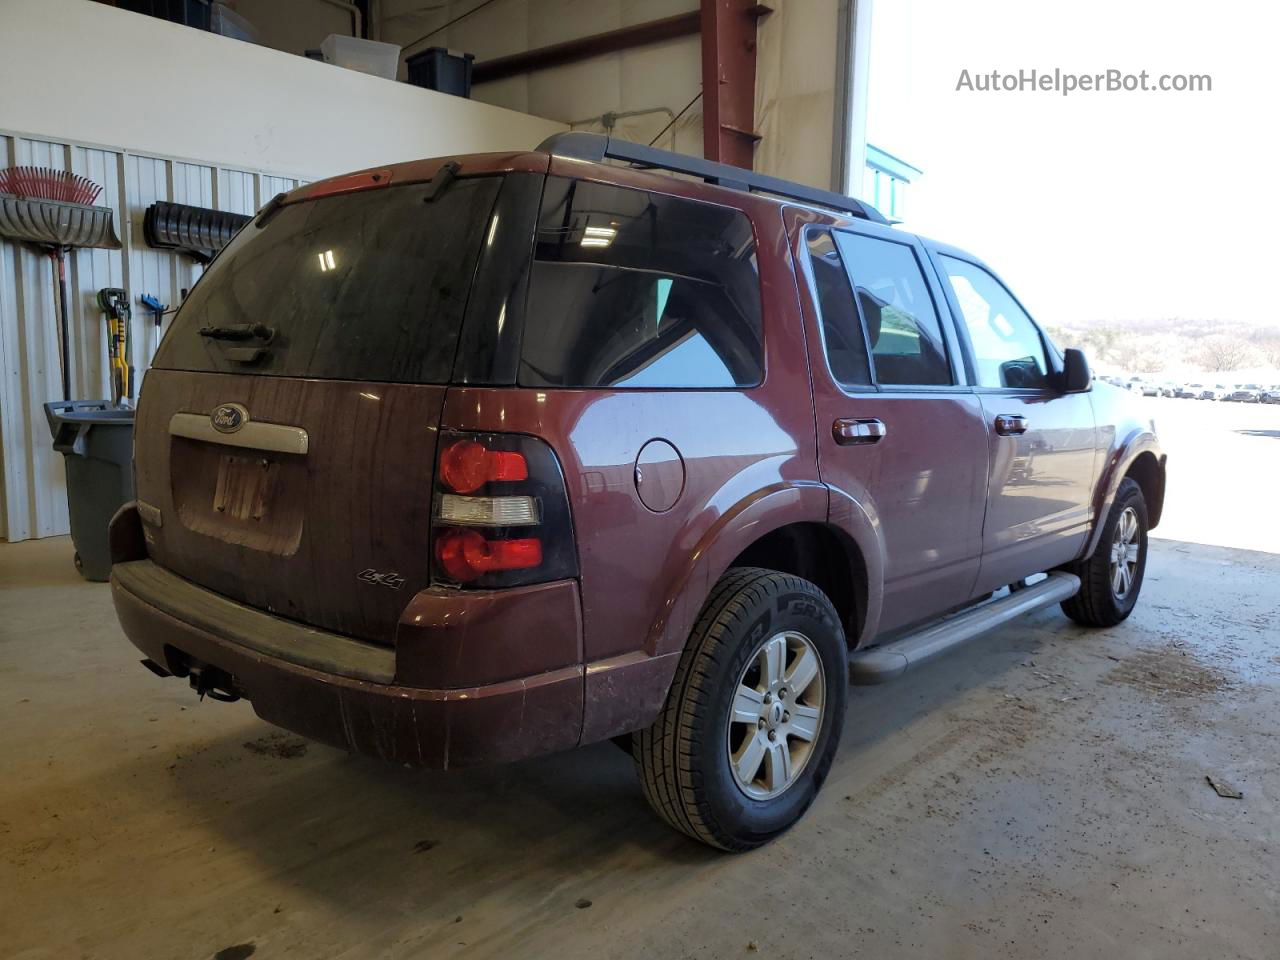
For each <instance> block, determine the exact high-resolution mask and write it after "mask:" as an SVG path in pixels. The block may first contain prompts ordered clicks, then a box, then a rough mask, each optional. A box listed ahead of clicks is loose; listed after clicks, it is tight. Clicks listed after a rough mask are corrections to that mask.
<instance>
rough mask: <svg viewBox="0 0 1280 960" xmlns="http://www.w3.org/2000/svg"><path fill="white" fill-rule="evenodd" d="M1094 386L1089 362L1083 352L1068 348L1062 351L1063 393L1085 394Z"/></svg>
mask: <svg viewBox="0 0 1280 960" xmlns="http://www.w3.org/2000/svg"><path fill="white" fill-rule="evenodd" d="M1092 384H1093V374H1092V373H1090V372H1089V361H1088V360H1086V359H1085V357H1084V351H1083V350H1077V349H1076V348H1075V347H1068V348H1067V349H1066V350H1064V351H1062V392H1063V393H1084V392H1085V391H1086V390H1088V389H1089V388H1090V386H1092Z"/></svg>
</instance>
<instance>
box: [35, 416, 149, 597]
mask: <svg viewBox="0 0 1280 960" xmlns="http://www.w3.org/2000/svg"><path fill="white" fill-rule="evenodd" d="M44 415H45V417H47V418H48V420H49V431H50V432H51V433H52V434H53V449H55V450H57V451H58V452H59V453H61V454H62V455H63V457H64V458H65V460H66V466H67V508H68V513H69V514H70V516H71V542H72V543H73V544H74V545H75V548H76V569H77V570H79V571H80V575H81V576H82V577H84V578H85V579H86V580H96V581H104V580H108V579H110V577H111V550H110V547H109V545H108V543H107V526H108V525H109V524H110V523H111V518H112V517H113V516H115V513H116V511H117V510H119V509H120V507H121V506H123V505H124V504H125V503H127V502H128V501H130V500H132V499H133V410H132V409H130V408H128V407H119V406H116V405H115V404H113V403H111V402H109V401H107V400H66V401H61V400H60V401H56V402H54V403H46V404H45V405H44Z"/></svg>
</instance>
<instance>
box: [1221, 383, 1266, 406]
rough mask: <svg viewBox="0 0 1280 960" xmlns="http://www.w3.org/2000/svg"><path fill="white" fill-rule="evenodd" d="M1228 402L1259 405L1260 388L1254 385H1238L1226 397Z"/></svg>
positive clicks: (1260, 398) (1260, 399)
mask: <svg viewBox="0 0 1280 960" xmlns="http://www.w3.org/2000/svg"><path fill="white" fill-rule="evenodd" d="M1227 399H1228V400H1235V401H1236V402H1237V403H1260V402H1261V401H1262V387H1260V386H1258V384H1256V383H1238V384H1236V386H1235V389H1234V390H1232V391H1231V392H1230V393H1229V394H1228V395H1227Z"/></svg>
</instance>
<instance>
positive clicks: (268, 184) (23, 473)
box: [0, 134, 306, 540]
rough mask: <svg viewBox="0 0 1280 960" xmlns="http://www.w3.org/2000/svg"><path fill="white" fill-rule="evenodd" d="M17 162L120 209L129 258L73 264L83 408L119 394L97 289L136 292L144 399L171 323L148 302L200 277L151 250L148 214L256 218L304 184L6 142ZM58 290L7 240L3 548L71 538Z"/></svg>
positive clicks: (2, 321)
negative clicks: (89, 187)
mask: <svg viewBox="0 0 1280 960" xmlns="http://www.w3.org/2000/svg"><path fill="white" fill-rule="evenodd" d="M18 164H33V165H36V166H41V167H50V168H52V169H55V170H68V169H69V170H72V171H73V172H75V173H78V174H82V175H83V176H86V177H88V178H89V179H91V180H93V181H94V182H95V183H97V184H98V185H99V186H101V187H102V188H103V189H102V194H101V196H100V197H99V198H98V204H99V205H101V206H107V207H111V208H112V209H113V210H114V211H115V225H116V233H117V235H118V236H119V237H120V240H121V242H122V243H123V244H124V249H123V250H75V251H72V252H71V253H70V254H68V256H67V291H68V295H67V308H68V309H67V328H68V332H69V338H68V344H69V352H70V366H71V396H72V398H73V399H79V400H98V399H104V398H108V397H109V396H110V393H111V390H110V380H109V376H108V367H107V344H106V321H105V319H104V318H103V315H102V313H101V311H100V310H99V309H98V302H97V296H98V290H100V289H102V288H103V287H121V288H123V289H125V290H127V291H128V292H129V300H130V306H131V307H132V311H133V317H132V334H133V361H134V367H135V390H134V394H135V396H136V395H137V392H138V390H139V389H140V388H141V386H142V382H143V380H144V379H145V376H144V374H145V370H146V367H147V366H148V364H149V363H150V360H151V357H152V356H154V354H155V350H156V347H157V345H158V343H159V339H160V336H161V335H162V333H163V330H164V329H167V327H168V320H169V318H168V317H166V318H165V321H164V326H163V327H162V328H161V329H159V330H158V329H157V328H156V325H155V321H154V317H153V316H152V314H151V313H150V311H148V310H147V308H146V307H144V306H143V305H142V303H141V302H140V300H139V298H140V297H141V296H142V295H143V294H151V295H153V296H155V297H157V298H158V299H159V300H160V301H161V302H162V303H165V304H168V305H170V306H176V305H177V304H178V303H180V302H181V298H182V291H184V290H189V289H190V288H191V286H192V285H193V284H194V283H195V281H196V280H197V279H199V276H200V273H201V268H200V266H199V265H198V264H196V263H194V262H193V261H192V260H191V259H190V258H189V257H186V256H183V255H180V254H177V253H171V252H168V251H165V250H154V249H152V248H151V247H148V246H147V245H146V240H145V238H144V235H143V229H142V218H143V214H144V212H145V211H146V208H147V207H149V206H150V205H151V204H153V203H155V202H156V201H160V200H164V201H169V202H172V203H187V204H192V205H194V206H201V207H214V208H215V209H219V210H230V211H233V212H235V213H243V214H251V213H253V212H254V211H255V210H256V209H257V208H258V207H259V206H261V203H262V202H265V201H266V200H268V199H270V198H271V197H273V196H275V195H276V194H277V193H281V192H285V191H288V190H292V189H293V188H294V187H296V186H298V185H299V184H301V183H305V182H306V181H305V180H300V179H297V178H292V177H280V176H268V175H266V174H262V173H258V172H256V171H251V170H234V169H225V168H218V167H214V166H212V165H210V164H207V163H194V162H186V161H179V160H173V159H168V158H163V157H148V156H140V155H137V154H133V153H129V152H127V151H124V150H110V149H105V148H101V147H86V146H80V145H73V144H68V143H54V142H51V141H48V140H40V139H35V138H30V137H21V136H17V135H11V134H0V167H8V166H14V165H18ZM53 289H54V271H53V265H52V262H51V261H50V259H49V257H47V256H45V255H43V254H41V253H38V252H36V251H34V250H32V249H30V248H28V247H26V246H24V245H22V244H15V243H11V242H9V241H0V466H2V467H3V474H4V476H3V483H2V484H0V539H6V540H25V539H28V538H32V537H47V536H56V535H58V534H63V533H66V532H67V531H68V526H67V505H66V486H65V475H64V470H63V464H62V456H61V455H60V454H57V453H55V452H54V451H53V448H52V446H51V443H50V437H49V429H48V425H47V422H46V420H45V415H44V404H45V402H46V401H48V400H59V399H61V398H62V386H61V377H60V374H59V358H58V335H57V325H58V314H57V309H56V307H55V300H54V297H53Z"/></svg>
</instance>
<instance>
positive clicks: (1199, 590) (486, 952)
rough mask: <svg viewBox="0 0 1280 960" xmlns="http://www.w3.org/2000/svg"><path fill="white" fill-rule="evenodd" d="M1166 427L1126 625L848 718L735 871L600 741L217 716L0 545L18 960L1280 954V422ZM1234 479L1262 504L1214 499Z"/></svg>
mask: <svg viewBox="0 0 1280 960" xmlns="http://www.w3.org/2000/svg"><path fill="white" fill-rule="evenodd" d="M1178 404H1181V405H1182V406H1177V405H1178ZM1152 406H1153V409H1155V410H1156V415H1157V416H1158V417H1159V418H1160V419H1161V426H1162V429H1163V428H1164V427H1165V422H1166V421H1169V422H1170V423H1171V424H1173V426H1171V427H1170V428H1169V429H1168V430H1167V431H1166V432H1167V435H1168V438H1169V439H1170V440H1173V439H1174V438H1185V446H1183V447H1182V449H1183V451H1184V453H1183V454H1182V455H1181V456H1180V457H1179V459H1180V461H1181V462H1178V461H1177V460H1175V465H1176V466H1177V467H1178V469H1179V471H1180V472H1179V473H1177V474H1175V476H1176V477H1177V478H1178V479H1177V482H1176V484H1174V483H1171V489H1170V504H1171V507H1173V508H1174V512H1173V513H1171V514H1170V519H1169V525H1168V528H1167V529H1168V531H1169V532H1170V533H1171V534H1176V535H1177V536H1178V537H1180V538H1183V539H1180V540H1174V541H1169V540H1162V541H1153V551H1152V556H1151V563H1150V567H1149V569H1148V577H1147V583H1146V586H1145V588H1144V593H1143V597H1142V601H1141V603H1140V604H1139V607H1138V610H1137V612H1136V613H1135V614H1134V616H1133V617H1132V618H1131V619H1130V620H1129V621H1128V622H1127V623H1126V624H1124V625H1123V626H1122V627H1120V628H1117V629H1115V630H1112V631H1106V632H1089V631H1085V630H1082V629H1080V628H1077V627H1075V626H1073V625H1071V624H1070V623H1069V622H1068V621H1067V620H1066V619H1065V618H1064V617H1063V616H1062V615H1061V614H1060V613H1059V612H1058V611H1057V610H1056V608H1055V609H1052V610H1047V611H1042V612H1041V613H1039V614H1036V615H1034V616H1032V617H1029V618H1027V619H1026V620H1024V621H1022V622H1018V623H1015V624H1012V625H1010V626H1008V627H1006V628H1004V629H1002V630H999V631H997V632H994V633H992V634H990V635H989V636H986V637H983V638H981V639H979V640H977V641H975V642H973V643H972V644H970V645H968V646H967V647H966V648H965V649H964V650H962V651H959V652H957V653H956V654H953V655H951V656H949V657H947V658H945V659H943V660H941V661H938V662H936V663H934V664H930V665H928V666H926V667H924V668H922V669H921V670H920V671H919V672H918V673H915V674H912V675H909V676H908V677H907V678H905V679H904V680H902V681H900V682H898V683H896V684H892V685H889V686H885V687H880V688H870V689H856V690H855V691H854V693H855V695H854V697H853V700H852V705H851V709H850V711H849V715H848V720H847V723H846V728H845V733H844V742H843V744H842V748H841V752H840V755H839V756H838V757H837V760H836V763H835V766H834V768H833V770H832V773H831V777H830V779H829V780H828V783H827V786H826V788H825V790H824V791H823V793H822V795H821V796H820V797H819V799H818V801H817V803H816V804H815V806H814V808H813V809H812V810H811V811H810V813H809V815H808V816H807V817H806V818H805V820H804V821H803V822H802V823H801V824H800V825H799V826H798V827H797V828H796V829H794V830H793V831H791V832H790V833H789V834H787V835H786V836H785V837H783V838H782V839H780V840H779V841H777V842H776V843H774V844H772V845H771V846H769V847H767V848H765V849H764V850H761V851H758V852H756V853H753V854H749V855H746V856H740V857H728V856H724V855H720V854H716V853H713V852H711V851H709V850H706V849H704V848H701V847H699V846H698V845H696V844H694V843H692V842H690V841H687V840H685V839H684V838H682V837H680V836H678V835H676V834H674V833H672V832H670V831H668V830H667V829H666V828H664V827H663V826H661V825H660V824H659V823H658V822H657V821H656V820H655V819H654V818H653V817H652V816H651V815H650V814H649V812H648V809H647V808H646V806H645V804H644V801H643V800H642V798H641V797H640V794H639V791H638V789H637V786H636V784H635V780H634V777H633V774H632V770H631V766H630V761H629V760H628V759H627V758H626V757H625V756H624V755H623V754H622V753H621V752H619V751H618V750H616V749H615V748H614V747H613V746H611V745H609V744H605V745H601V746H596V747H592V748H588V749H584V750H580V751H576V752H572V753H567V754H561V755H557V756H553V757H548V758H544V759H541V760H537V761H530V762H526V763H522V764H517V765H513V766H509V767H501V768H495V769H491V770H479V771H465V772H451V773H447V774H441V773H432V772H424V771H409V770H402V769H398V768H390V767H387V766H384V765H381V764H379V763H377V762H375V761H372V760H366V759H362V758H355V757H349V756H347V755H345V754H342V753H340V752H338V751H334V750H331V749H328V748H326V747H321V746H318V745H315V744H307V743H305V742H303V741H300V740H298V739H296V738H294V737H291V736H289V735H287V734H283V733H278V732H276V731H273V730H272V728H270V727H268V726H266V725H264V724H262V723H261V722H259V721H258V720H256V719H255V718H254V716H253V714H252V712H251V710H250V708H249V707H248V706H247V705H246V704H243V703H241V704H235V705H230V706H227V705H223V704H218V703H212V702H206V703H204V704H200V703H197V701H196V700H195V698H194V696H193V695H192V694H190V693H189V692H188V691H187V690H186V689H185V688H184V687H183V686H182V685H181V684H180V683H179V682H177V681H172V680H170V681H161V680H158V679H156V678H154V677H152V676H151V675H150V674H149V673H147V672H146V671H144V670H143V669H142V668H141V667H139V666H138V665H137V657H136V656H135V654H134V652H133V650H132V648H131V647H130V646H129V645H128V644H127V642H126V641H125V640H124V639H123V637H122V636H121V634H120V632H119V629H118V627H117V626H116V624H115V621H114V618H113V616H112V614H111V609H110V601H109V597H108V595H107V591H106V589H105V588H104V587H103V586H102V585H94V584H87V583H83V582H81V581H80V580H79V579H78V578H77V576H76V574H75V572H74V570H73V569H72V566H71V561H70V557H71V548H70V544H69V542H68V541H67V540H65V539H58V540H47V541H41V542H33V543H24V544H15V545H0V763H2V764H3V771H4V776H3V778H0V957H18V958H24V960H34V958H58V960H64V958H68V957H94V958H107V957H110V958H116V957H118V958H130V960H137V958H151V957H155V958H166V960H167V958H175V960H184V958H192V960H204V958H209V957H214V956H219V957H221V958H222V960H230V958H236V957H238V958H244V957H247V956H249V955H250V953H252V955H253V956H255V957H263V958H275V957H296V958H319V957H326V958H328V957H347V958H371V957H379V958H381V957H435V956H441V957H452V956H469V957H487V956H494V957H507V956H511V955H515V954H517V953H518V955H519V956H523V957H544V956H551V955H554V956H555V957H556V958H557V960H568V958H575V957H597V958H599V957H606V958H607V957H664V958H680V957H716V958H719V957H737V956H742V957H750V956H752V955H756V954H758V955H763V956H770V957H774V958H791V957H795V958H807V957H818V958H826V957H853V956H881V957H900V956H930V957H948V958H968V957H974V958H989V957H992V956H1002V957H1063V958H1071V960H1078V958H1081V957H1096V956H1104V955H1105V956H1108V957H1124V958H1126V960H1127V958H1145V957H1150V958H1161V960H1163V958H1169V957H1208V956H1212V957H1215V958H1228V957H1249V958H1275V957H1277V956H1278V955H1280V809H1277V807H1278V801H1280V762H1278V761H1277V756H1278V755H1280V750H1278V749H1277V748H1278V747H1280V743H1278V742H1277V733H1278V732H1280V642H1278V641H1280V623H1278V613H1277V611H1280V554H1278V553H1275V552H1264V551H1257V550H1244V549H1236V548H1232V547H1230V546H1213V545H1205V544H1212V543H1215V542H1216V543H1231V542H1232V538H1233V537H1235V538H1253V539H1258V538H1263V539H1264V540H1265V532H1266V531H1267V530H1274V529H1275V525H1276V523H1277V520H1276V518H1277V516H1278V515H1280V508H1278V507H1277V506H1276V502H1275V499H1274V497H1275V490H1276V487H1275V479H1274V478H1275V477H1276V476H1277V470H1276V467H1277V466H1280V442H1277V441H1280V408H1272V409H1273V411H1274V412H1267V411H1265V410H1262V411H1259V410H1256V409H1254V410H1250V411H1248V412H1245V411H1244V410H1243V409H1242V408H1234V409H1235V411H1236V412H1228V411H1230V410H1231V408H1228V410H1226V411H1220V412H1212V413H1210V412H1207V411H1208V410H1212V409H1213V407H1212V405H1208V404H1196V403H1195V402H1193V401H1172V400H1170V401H1160V402H1158V403H1155V402H1153V404H1152ZM1241 417H1244V418H1246V419H1247V420H1248V423H1249V425H1248V426H1244V427H1240V426H1238V425H1237V424H1238V423H1239V422H1240V419H1239V418H1241ZM1268 417H1270V418H1271V419H1270V420H1268V419H1266V418H1268ZM1206 418H1208V419H1206ZM1213 418H1217V419H1213ZM1250 418H1252V419H1250ZM1257 418H1262V419H1257ZM1255 420H1257V422H1256V423H1255ZM1271 420H1274V421H1276V423H1275V425H1274V426H1275V429H1274V430H1273V428H1272V427H1270V426H1266V424H1267V423H1270V422H1271ZM1204 423H1210V427H1209V428H1206V427H1204ZM1258 424H1263V425H1262V426H1259V425H1258ZM1244 430H1252V431H1255V432H1253V433H1243V432H1241V431H1244ZM1268 431H1271V432H1270V433H1269V432H1268ZM1206 437H1209V438H1210V439H1208V440H1206ZM1215 438H1216V439H1215ZM1240 438H1244V440H1245V441H1247V443H1248V449H1247V451H1244V448H1243V447H1240V446H1239V444H1240V443H1241V442H1242V441H1241V439H1240ZM1182 444H1183V441H1181V440H1179V441H1176V442H1170V443H1169V446H1170V449H1171V452H1172V453H1175V455H1177V453H1178V451H1177V450H1176V448H1177V447H1179V446H1182ZM1242 451H1244V452H1242ZM1224 456H1229V457H1230V460H1229V461H1227V460H1224V459H1223V457H1224ZM1251 458H1253V459H1251ZM1242 464H1245V465H1248V467H1249V471H1248V478H1247V482H1249V483H1255V482H1263V480H1262V478H1261V477H1259V476H1258V475H1256V474H1254V473H1253V472H1252V470H1253V469H1254V468H1255V466H1260V467H1262V468H1266V469H1268V470H1269V471H1270V473H1269V475H1268V477H1269V478H1268V479H1266V480H1265V483H1266V487H1267V488H1269V490H1270V491H1271V492H1270V494H1269V502H1268V499H1267V496H1268V495H1266V494H1265V492H1263V493H1261V495H1259V496H1254V495H1253V494H1251V495H1250V496H1249V498H1248V499H1247V500H1245V499H1242V498H1241V497H1238V496H1225V495H1223V494H1222V487H1223V482H1224V478H1228V479H1230V478H1232V477H1237V478H1238V477H1239V476H1240V474H1239V473H1238V472H1237V470H1238V469H1239V468H1240V465H1242ZM1242 482H1243V481H1242ZM1211 495H1213V496H1212V498H1211ZM1246 511H1252V513H1251V514H1249V513H1247V512H1246ZM1223 531H1225V532H1226V533H1225V534H1224V533H1223ZM1260 531H1262V532H1261V533H1260ZM1161 532H1162V533H1163V532H1165V529H1163V528H1162V531H1161ZM1215 536H1216V537H1218V538H1219V539H1217V540H1215V539H1214V537H1215ZM1185 540H1198V541H1200V543H1197V544H1191V543H1188V542H1184V541H1185ZM1250 542H1252V540H1251V541H1250ZM1265 542H1269V543H1270V544H1271V546H1270V548H1269V549H1270V550H1277V549H1280V540H1277V539H1271V540H1266V541H1265ZM1264 545H1265V544H1264ZM1206 775H1213V776H1215V777H1218V778H1221V779H1223V780H1225V781H1228V782H1229V783H1231V784H1233V785H1234V786H1236V787H1238V788H1239V789H1240V790H1242V791H1243V793H1244V797H1243V799H1240V800H1232V799H1224V798H1222V797H1219V796H1218V795H1217V794H1216V793H1215V792H1214V791H1213V790H1212V789H1210V787H1209V785H1208V784H1207V783H1206V781H1205V776H1206ZM588 902H589V905H587V904H588ZM228 948H232V949H228ZM220 951H221V953H220Z"/></svg>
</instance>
